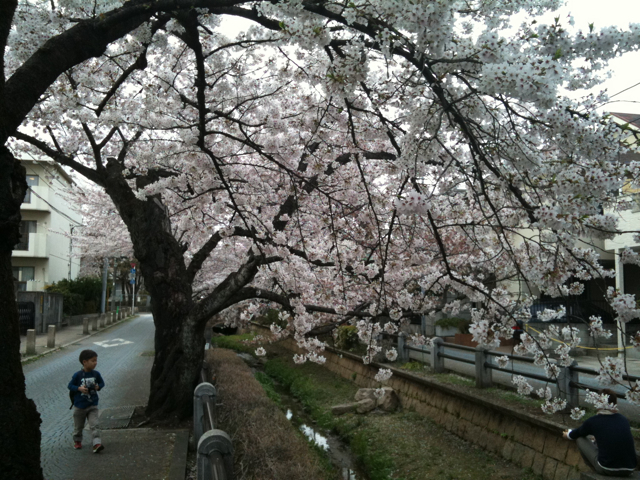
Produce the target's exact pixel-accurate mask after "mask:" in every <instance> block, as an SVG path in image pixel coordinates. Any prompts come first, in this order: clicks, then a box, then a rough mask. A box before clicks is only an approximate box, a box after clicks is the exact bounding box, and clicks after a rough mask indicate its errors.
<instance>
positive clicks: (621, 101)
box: [545, 0, 640, 114]
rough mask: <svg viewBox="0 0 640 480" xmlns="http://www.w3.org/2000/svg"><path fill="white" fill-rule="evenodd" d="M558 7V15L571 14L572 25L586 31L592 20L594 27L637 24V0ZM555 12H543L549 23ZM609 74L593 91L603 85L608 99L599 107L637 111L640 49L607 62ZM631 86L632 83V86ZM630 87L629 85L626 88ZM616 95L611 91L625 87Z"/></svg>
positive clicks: (587, 0) (576, 0)
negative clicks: (573, 23)
mask: <svg viewBox="0 0 640 480" xmlns="http://www.w3.org/2000/svg"><path fill="white" fill-rule="evenodd" d="M566 4H567V5H566V6H565V7H563V8H561V9H560V10H559V13H560V16H561V18H563V17H566V16H567V15H569V13H570V14H571V15H573V18H574V20H575V28H581V29H583V30H586V29H588V28H589V24H590V23H593V24H594V28H595V29H596V30H598V29H601V28H603V27H608V26H610V25H615V26H617V27H619V28H623V29H627V28H628V27H629V24H630V23H640V0H606V1H605V0H567V2H566ZM554 16H558V14H555V15H547V16H546V17H545V20H547V22H552V21H553V17H554ZM609 67H610V69H611V72H612V76H611V78H610V79H609V80H607V81H606V82H605V83H604V84H603V85H601V86H599V87H597V88H596V89H594V90H597V91H600V90H601V89H603V88H606V89H607V91H608V93H609V96H610V97H612V98H611V102H612V103H610V104H608V105H605V106H604V107H603V110H605V111H609V112H623V113H638V114H640V52H631V53H626V54H624V55H622V56H620V57H618V58H615V59H613V60H612V61H611V62H609ZM634 85H635V86H634ZM629 87H633V88H629ZM627 88H629V90H627V91H625V92H624V93H620V94H619V95H616V96H613V95H614V94H616V93H618V92H621V91H623V90H625V89H627Z"/></svg>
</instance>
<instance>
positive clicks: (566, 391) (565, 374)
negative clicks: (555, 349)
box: [557, 360, 580, 408]
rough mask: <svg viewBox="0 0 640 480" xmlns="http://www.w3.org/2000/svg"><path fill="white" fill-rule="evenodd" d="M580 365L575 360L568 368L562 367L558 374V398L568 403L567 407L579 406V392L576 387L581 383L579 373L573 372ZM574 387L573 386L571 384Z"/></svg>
mask: <svg viewBox="0 0 640 480" xmlns="http://www.w3.org/2000/svg"><path fill="white" fill-rule="evenodd" d="M577 366H578V364H577V363H576V361H575V360H574V361H573V362H571V365H569V366H568V367H560V373H559V374H558V379H557V380H558V396H559V397H560V398H561V399H563V400H566V401H567V407H569V408H573V407H578V406H579V393H580V392H579V390H578V387H576V386H575V385H576V384H577V383H578V382H579V381H580V378H579V374H578V372H574V371H573V367H577ZM572 383H573V384H574V385H571V384H572Z"/></svg>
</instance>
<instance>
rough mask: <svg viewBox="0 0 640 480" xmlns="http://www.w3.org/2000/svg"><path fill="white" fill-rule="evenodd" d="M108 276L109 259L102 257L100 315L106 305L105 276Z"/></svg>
mask: <svg viewBox="0 0 640 480" xmlns="http://www.w3.org/2000/svg"><path fill="white" fill-rule="evenodd" d="M108 274H109V257H104V261H103V263H102V299H101V301H100V313H105V311H106V306H107V305H106V303H107V276H108Z"/></svg>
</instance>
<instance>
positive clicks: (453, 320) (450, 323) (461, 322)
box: [436, 317, 471, 333]
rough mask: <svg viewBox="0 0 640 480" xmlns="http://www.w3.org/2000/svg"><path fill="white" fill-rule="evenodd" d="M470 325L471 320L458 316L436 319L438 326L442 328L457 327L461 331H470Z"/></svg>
mask: <svg viewBox="0 0 640 480" xmlns="http://www.w3.org/2000/svg"><path fill="white" fill-rule="evenodd" d="M469 325H471V321H469V320H466V319H464V318H458V317H450V318H441V319H440V320H437V321H436V326H438V327H440V328H457V329H458V332H460V333H469Z"/></svg>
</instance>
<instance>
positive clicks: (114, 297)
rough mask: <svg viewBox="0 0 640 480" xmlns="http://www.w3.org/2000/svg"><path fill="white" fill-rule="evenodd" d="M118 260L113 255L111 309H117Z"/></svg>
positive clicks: (113, 310)
mask: <svg viewBox="0 0 640 480" xmlns="http://www.w3.org/2000/svg"><path fill="white" fill-rule="evenodd" d="M117 266H118V260H117V259H116V258H115V257H113V288H112V289H111V311H112V312H115V311H116V268H117Z"/></svg>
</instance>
